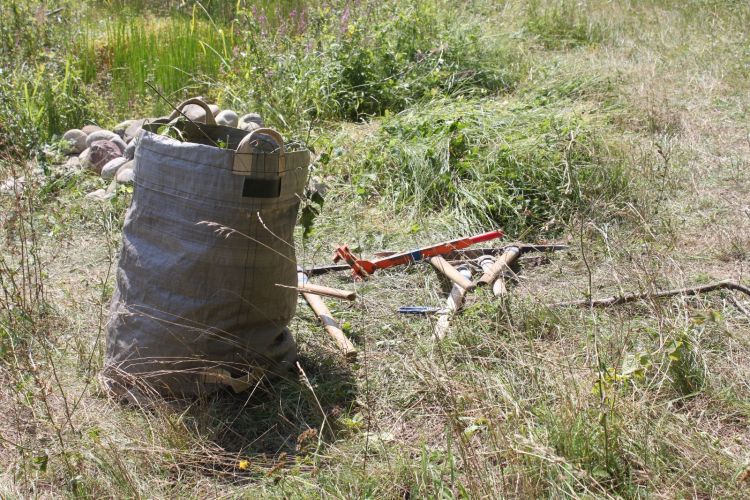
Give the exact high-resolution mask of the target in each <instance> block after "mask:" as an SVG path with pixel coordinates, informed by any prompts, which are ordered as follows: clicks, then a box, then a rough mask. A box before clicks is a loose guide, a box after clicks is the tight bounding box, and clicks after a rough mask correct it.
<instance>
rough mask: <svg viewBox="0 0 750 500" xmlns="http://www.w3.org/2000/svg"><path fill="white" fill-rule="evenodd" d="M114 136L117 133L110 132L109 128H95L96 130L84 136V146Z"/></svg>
mask: <svg viewBox="0 0 750 500" xmlns="http://www.w3.org/2000/svg"><path fill="white" fill-rule="evenodd" d="M116 136H117V134H115V133H114V132H110V131H109V130H97V131H96V132H93V133H91V134H89V136H88V137H87V138H86V146H88V147H91V145H92V144H93V143H95V142H96V141H108V140H110V139H112V138H113V137H116Z"/></svg>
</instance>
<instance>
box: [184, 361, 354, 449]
mask: <svg viewBox="0 0 750 500" xmlns="http://www.w3.org/2000/svg"><path fill="white" fill-rule="evenodd" d="M299 363H300V365H301V366H302V368H303V370H304V373H305V375H306V377H307V380H308V381H309V384H307V383H306V382H305V381H304V379H303V378H302V377H301V376H300V372H299V370H296V369H295V370H293V371H290V372H289V373H288V374H285V375H283V376H281V377H279V378H276V379H270V380H264V381H262V382H261V383H260V384H258V386H257V387H255V388H254V389H251V390H249V391H247V392H244V393H240V394H234V393H233V392H231V391H230V390H225V391H221V392H218V393H215V394H212V395H211V396H207V397H203V398H201V399H200V400H197V401H195V402H194V403H193V404H191V405H190V407H189V408H188V409H187V411H186V413H185V416H186V417H187V418H190V419H191V420H193V427H194V429H195V432H196V433H197V434H200V435H201V436H203V437H204V438H205V439H208V440H210V441H211V442H212V444H214V445H216V447H217V448H219V449H221V450H223V451H224V452H225V453H226V454H228V455H234V456H237V457H247V458H248V459H250V460H253V459H254V458H255V459H257V460H256V461H255V462H256V463H257V462H271V463H278V461H279V460H281V461H284V462H286V461H288V462H292V461H293V459H294V457H295V456H297V455H299V454H303V455H304V454H308V453H310V452H311V451H313V450H314V449H315V448H316V447H317V446H318V445H319V443H321V442H323V443H325V442H327V441H329V440H333V439H335V436H336V432H337V429H336V426H335V421H336V418H337V417H338V416H340V415H341V414H344V413H345V412H349V411H350V410H351V408H352V405H353V404H354V400H355V397H356V384H355V379H354V373H353V372H352V370H351V368H350V367H349V366H348V365H347V364H346V362H345V361H344V360H343V359H342V358H341V356H340V355H338V354H337V353H332V352H331V353H324V352H314V353H304V354H301V355H300V360H299ZM310 387H312V390H311V389H310ZM324 422H325V425H324Z"/></svg>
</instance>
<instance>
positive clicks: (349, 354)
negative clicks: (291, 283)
mask: <svg viewBox="0 0 750 500" xmlns="http://www.w3.org/2000/svg"><path fill="white" fill-rule="evenodd" d="M302 296H303V297H305V300H306V301H307V303H308V304H309V305H310V308H311V309H312V310H313V311H314V312H315V315H316V316H317V317H318V319H320V321H321V323H323V327H324V328H325V329H326V332H328V335H330V337H331V338H332V339H333V341H334V342H336V345H337V346H338V347H339V349H341V351H342V352H343V353H344V356H345V357H346V358H347V359H353V358H356V357H357V349H356V348H355V347H354V344H352V342H351V341H350V340H349V339H348V338H346V335H344V332H343V331H342V330H341V328H339V325H338V323H337V322H336V320H335V319H333V315H331V310H330V309H328V306H327V305H326V304H325V302H323V299H321V298H320V297H319V296H318V295H314V294H312V293H303V294H302Z"/></svg>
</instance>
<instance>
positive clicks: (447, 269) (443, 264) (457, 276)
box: [430, 255, 476, 291]
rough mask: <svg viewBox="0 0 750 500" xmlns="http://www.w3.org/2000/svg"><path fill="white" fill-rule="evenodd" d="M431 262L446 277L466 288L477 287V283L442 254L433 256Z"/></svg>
mask: <svg viewBox="0 0 750 500" xmlns="http://www.w3.org/2000/svg"><path fill="white" fill-rule="evenodd" d="M430 264H432V267H434V268H435V269H436V270H437V271H438V272H439V273H442V274H443V275H445V277H446V278H448V279H449V280H451V281H452V282H453V283H455V284H456V285H458V286H460V287H461V288H463V289H464V290H467V291H468V290H473V289H474V288H475V287H476V285H475V284H474V283H472V282H471V280H470V279H468V278H467V277H466V276H464V275H463V274H461V273H459V272H458V270H457V269H456V268H455V267H453V266H452V265H450V264H449V263H448V261H447V260H445V259H444V258H442V257H441V256H439V255H436V256H435V257H431V258H430Z"/></svg>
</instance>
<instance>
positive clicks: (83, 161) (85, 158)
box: [78, 148, 91, 169]
mask: <svg viewBox="0 0 750 500" xmlns="http://www.w3.org/2000/svg"><path fill="white" fill-rule="evenodd" d="M90 154H91V148H86V149H84V150H83V151H82V152H81V154H79V155H78V161H79V163H80V165H81V166H82V167H83V168H86V169H87V168H89V163H90V162H89V155H90Z"/></svg>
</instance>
